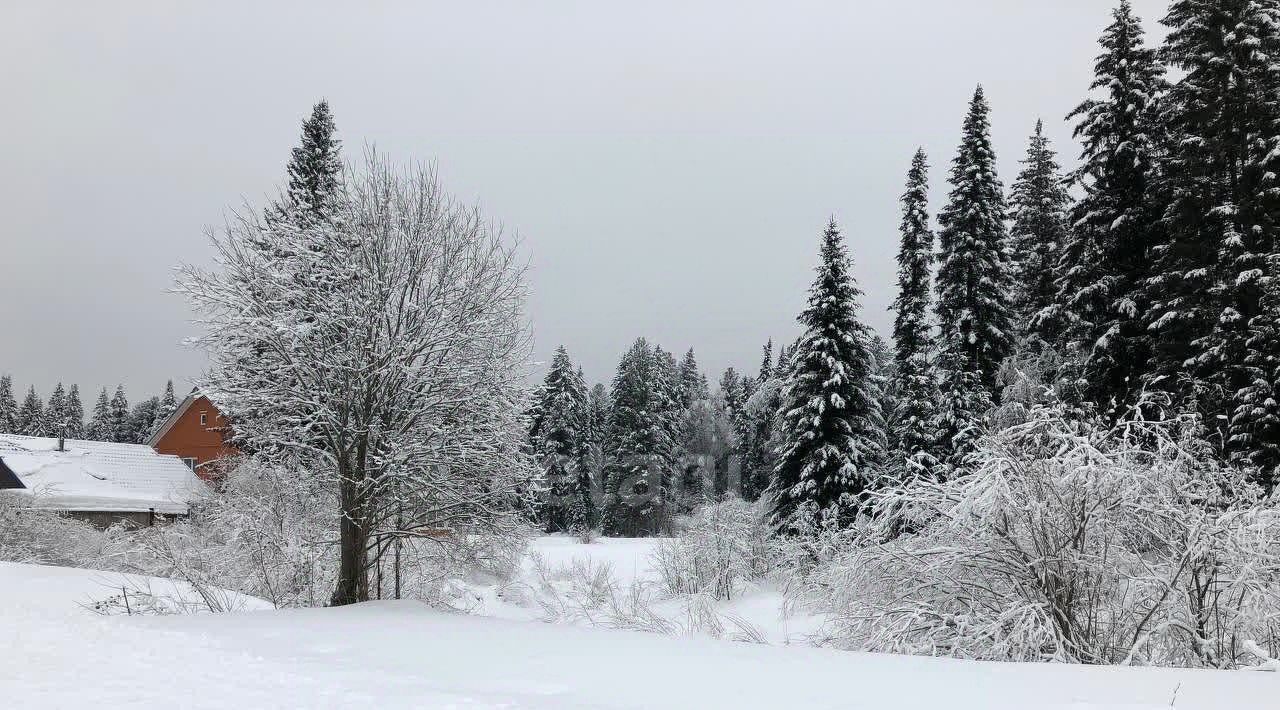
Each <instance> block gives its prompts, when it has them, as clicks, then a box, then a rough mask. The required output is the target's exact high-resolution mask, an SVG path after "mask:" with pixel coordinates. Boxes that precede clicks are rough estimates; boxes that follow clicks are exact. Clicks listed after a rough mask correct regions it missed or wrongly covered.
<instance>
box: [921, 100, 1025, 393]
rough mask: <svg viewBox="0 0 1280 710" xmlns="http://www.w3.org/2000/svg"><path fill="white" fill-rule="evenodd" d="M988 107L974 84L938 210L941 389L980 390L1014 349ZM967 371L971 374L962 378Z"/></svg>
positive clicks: (1009, 282) (992, 380) (988, 388)
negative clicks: (944, 363) (944, 362)
mask: <svg viewBox="0 0 1280 710" xmlns="http://www.w3.org/2000/svg"><path fill="white" fill-rule="evenodd" d="M990 111H991V109H990V107H989V106H988V105H987V99H986V97H985V96H984V94H983V91H982V87H981V86H979V87H978V88H977V90H976V91H974V94H973V100H972V101H970V103H969V113H968V115H967V116H966V117H965V120H964V137H963V139H962V140H961V142H960V148H959V151H958V152H957V154H956V157H955V160H953V161H952V163H951V177H950V181H949V182H950V184H951V193H950V195H949V196H948V201H947V205H946V207H944V208H943V209H942V211H941V212H940V213H939V214H938V222H939V223H940V224H941V225H942V229H941V231H939V233H938V243H939V247H940V249H939V255H938V260H939V265H938V277H937V291H938V303H937V311H938V325H939V327H940V334H941V343H940V345H941V348H942V349H944V350H947V351H949V352H950V353H951V358H950V362H951V367H952V368H959V370H958V371H951V370H949V371H944V372H943V373H942V376H943V379H944V385H943V386H944V387H947V388H954V387H959V386H962V385H963V383H964V382H965V381H966V380H969V379H974V380H976V381H977V382H978V383H979V384H980V385H981V386H982V387H983V388H984V389H985V390H986V391H987V392H991V390H992V387H993V386H994V384H995V376H996V372H997V371H998V370H999V369H1000V363H1001V362H1003V361H1004V359H1005V357H1007V356H1008V355H1009V353H1010V352H1011V351H1012V349H1013V334H1012V327H1013V323H1012V319H1011V313H1010V295H1011V294H1012V292H1013V286H1014V284H1013V278H1012V276H1013V275H1012V270H1011V269H1012V264H1011V263H1010V253H1009V244H1008V241H1009V238H1008V232H1007V230H1006V229H1005V201H1004V192H1003V187H1002V186H1001V184H1000V179H999V178H998V177H997V176H996V155H995V151H994V150H993V149H992V147H991V124H990V120H989V114H990ZM966 373H972V374H973V375H975V376H976V377H975V378H967V377H965V374H966Z"/></svg>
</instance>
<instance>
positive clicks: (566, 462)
mask: <svg viewBox="0 0 1280 710" xmlns="http://www.w3.org/2000/svg"><path fill="white" fill-rule="evenodd" d="M586 414H587V388H586V384H585V383H584V382H583V381H582V379H581V378H580V377H579V375H578V373H577V371H576V370H574V367H573V362H572V361H570V359H569V353H568V351H566V350H565V348H564V346H560V347H559V348H556V353H555V356H554V357H552V359H551V368H550V369H549V370H548V371H547V376H546V379H545V380H544V381H543V383H542V387H541V390H540V392H539V397H538V402H537V404H536V406H535V408H534V415H533V417H532V419H533V421H532V427H531V430H530V439H531V440H532V442H533V446H534V451H535V452H536V454H537V456H538V457H539V459H540V461H541V463H542V468H543V474H544V476H545V479H546V482H547V487H548V489H549V490H548V497H547V501H546V504H545V505H544V506H543V522H544V523H545V525H546V530H547V532H562V531H569V530H571V529H573V528H574V526H575V524H577V523H581V522H582V521H580V520H578V519H577V516H576V515H575V513H581V512H582V511H580V510H578V509H577V507H578V506H580V504H581V500H582V490H581V489H582V487H583V482H584V480H585V482H586V488H587V489H588V491H587V492H588V493H589V492H590V490H589V489H590V478H589V477H588V476H587V471H586V467H585V465H584V462H583V457H584V456H585V453H586V443H587V442H586V426H587V421H586Z"/></svg>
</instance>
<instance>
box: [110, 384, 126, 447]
mask: <svg viewBox="0 0 1280 710" xmlns="http://www.w3.org/2000/svg"><path fill="white" fill-rule="evenodd" d="M107 425H108V427H109V428H110V434H109V435H110V437H111V438H110V439H108V441H115V442H118V443H122V444H123V443H128V442H129V440H130V438H131V437H130V434H129V399H128V398H127V397H125V395H124V385H116V393H115V394H114V395H112V397H111V411H110V414H109V415H108V418H107Z"/></svg>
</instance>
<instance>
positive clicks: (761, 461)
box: [740, 338, 784, 501]
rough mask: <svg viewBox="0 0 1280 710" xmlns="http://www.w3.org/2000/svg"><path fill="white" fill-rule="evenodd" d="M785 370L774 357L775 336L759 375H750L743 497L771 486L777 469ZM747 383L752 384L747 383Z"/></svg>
mask: <svg viewBox="0 0 1280 710" xmlns="http://www.w3.org/2000/svg"><path fill="white" fill-rule="evenodd" d="M783 374H784V370H783V368H782V367H781V362H779V363H777V364H775V363H774V360H773V339H772V338H771V339H770V340H769V341H768V342H767V343H765V345H764V351H763V355H762V356H761V360H760V371H759V373H757V374H756V376H755V378H754V379H752V378H747V381H746V383H745V384H744V390H745V392H746V395H747V401H746V422H745V424H746V426H745V428H744V431H743V432H742V434H741V440H742V443H741V447H742V466H741V469H742V470H741V474H740V475H741V477H742V497H743V498H744V499H746V500H748V501H754V500H757V499H758V498H760V496H761V495H762V494H763V493H764V492H765V490H767V489H768V488H769V482H770V481H771V480H772V479H773V469H774V466H775V465H776V464H777V456H776V452H775V451H774V449H776V448H777V444H778V442H777V440H776V436H777V433H778V432H777V429H778V426H777V424H778V410H779V409H780V408H781V407H782V387H783ZM746 385H749V387H748V386H746Z"/></svg>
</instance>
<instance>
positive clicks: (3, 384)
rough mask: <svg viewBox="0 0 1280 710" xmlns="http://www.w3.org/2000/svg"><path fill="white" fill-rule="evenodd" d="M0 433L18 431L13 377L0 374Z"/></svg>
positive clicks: (16, 402)
mask: <svg viewBox="0 0 1280 710" xmlns="http://www.w3.org/2000/svg"><path fill="white" fill-rule="evenodd" d="M0 433H4V434H17V433H18V400H17V399H16V398H15V397H14V396H13V378H12V377H10V376H9V375H0Z"/></svg>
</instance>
